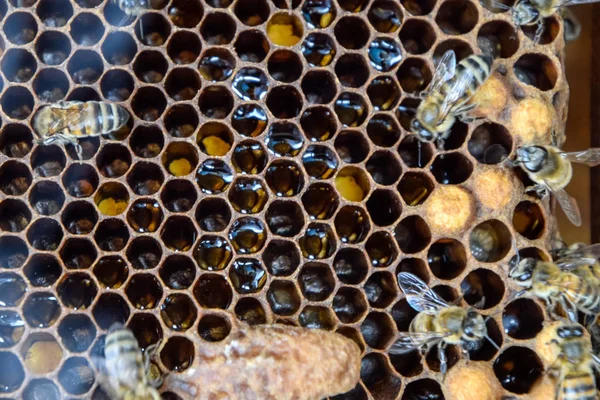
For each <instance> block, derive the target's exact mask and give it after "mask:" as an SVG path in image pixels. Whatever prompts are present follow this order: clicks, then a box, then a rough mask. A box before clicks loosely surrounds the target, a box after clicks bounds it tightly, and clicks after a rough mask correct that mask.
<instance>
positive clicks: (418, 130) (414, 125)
mask: <svg viewBox="0 0 600 400" xmlns="http://www.w3.org/2000/svg"><path fill="white" fill-rule="evenodd" d="M410 128H411V131H412V132H413V133H415V134H417V136H419V140H421V141H423V142H432V141H433V140H434V139H435V136H434V134H433V133H431V132H429V130H427V129H425V127H424V126H423V125H422V124H421V122H420V121H419V120H418V119H416V118H415V119H413V120H412V122H411V123H410Z"/></svg>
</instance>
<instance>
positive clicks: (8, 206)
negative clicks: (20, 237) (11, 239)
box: [0, 199, 31, 232]
mask: <svg viewBox="0 0 600 400" xmlns="http://www.w3.org/2000/svg"><path fill="white" fill-rule="evenodd" d="M30 222H31V211H29V209H28V207H27V205H26V204H25V203H24V202H22V201H21V200H15V199H6V200H4V201H2V202H0V229H1V230H3V231H5V232H21V231H22V230H24V229H25V228H26V227H27V225H29V223H30Z"/></svg>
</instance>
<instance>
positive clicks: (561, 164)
mask: <svg viewBox="0 0 600 400" xmlns="http://www.w3.org/2000/svg"><path fill="white" fill-rule="evenodd" d="M571 162H577V163H583V164H587V165H590V166H596V165H599V164H600V148H591V149H587V150H583V151H575V152H564V151H561V150H559V149H558V148H556V147H554V146H523V147H519V148H518V149H517V156H516V158H515V160H514V161H513V165H518V166H520V167H521V168H522V169H523V170H524V171H525V172H526V173H527V175H528V176H529V178H530V179H531V180H532V181H533V182H534V183H535V185H534V186H533V187H532V188H529V189H528V190H533V191H535V192H537V194H538V195H540V196H541V197H544V196H546V195H547V194H548V192H552V194H554V196H555V197H556V200H558V203H559V204H560V205H561V207H562V209H563V210H564V211H565V214H566V216H567V218H569V220H570V221H571V222H572V223H573V224H575V225H576V226H581V213H580V212H579V207H578V206H577V202H576V201H575V199H574V198H572V197H571V196H569V195H568V194H567V192H566V191H565V190H564V188H565V187H566V186H567V185H568V184H569V182H570V181H571V177H572V175H573V167H572V165H571Z"/></svg>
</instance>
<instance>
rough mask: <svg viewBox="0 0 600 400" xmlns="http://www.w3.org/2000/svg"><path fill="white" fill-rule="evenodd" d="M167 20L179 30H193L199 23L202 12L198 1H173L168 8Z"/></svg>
mask: <svg viewBox="0 0 600 400" xmlns="http://www.w3.org/2000/svg"><path fill="white" fill-rule="evenodd" d="M168 12H169V19H170V20H171V22H173V24H175V25H176V26H178V27H180V28H193V27H195V26H196V25H198V24H199V23H200V20H201V19H202V14H203V12H204V10H203V9H202V5H201V4H200V1H198V0H194V1H184V0H175V1H173V2H172V3H171V5H170V6H169V11H168Z"/></svg>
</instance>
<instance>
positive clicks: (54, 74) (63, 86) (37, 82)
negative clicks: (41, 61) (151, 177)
mask: <svg viewBox="0 0 600 400" xmlns="http://www.w3.org/2000/svg"><path fill="white" fill-rule="evenodd" d="M33 91H34V92H35V94H36V95H37V97H38V99H39V100H40V101H41V102H45V103H54V102H57V101H59V100H62V99H63V98H64V97H65V96H66V95H67V92H68V91H69V80H68V79H67V76H66V75H65V74H64V73H63V72H62V71H60V70H58V69H54V68H46V69H43V70H41V71H40V73H39V74H38V75H37V76H36V77H35V79H34V81H33Z"/></svg>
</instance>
